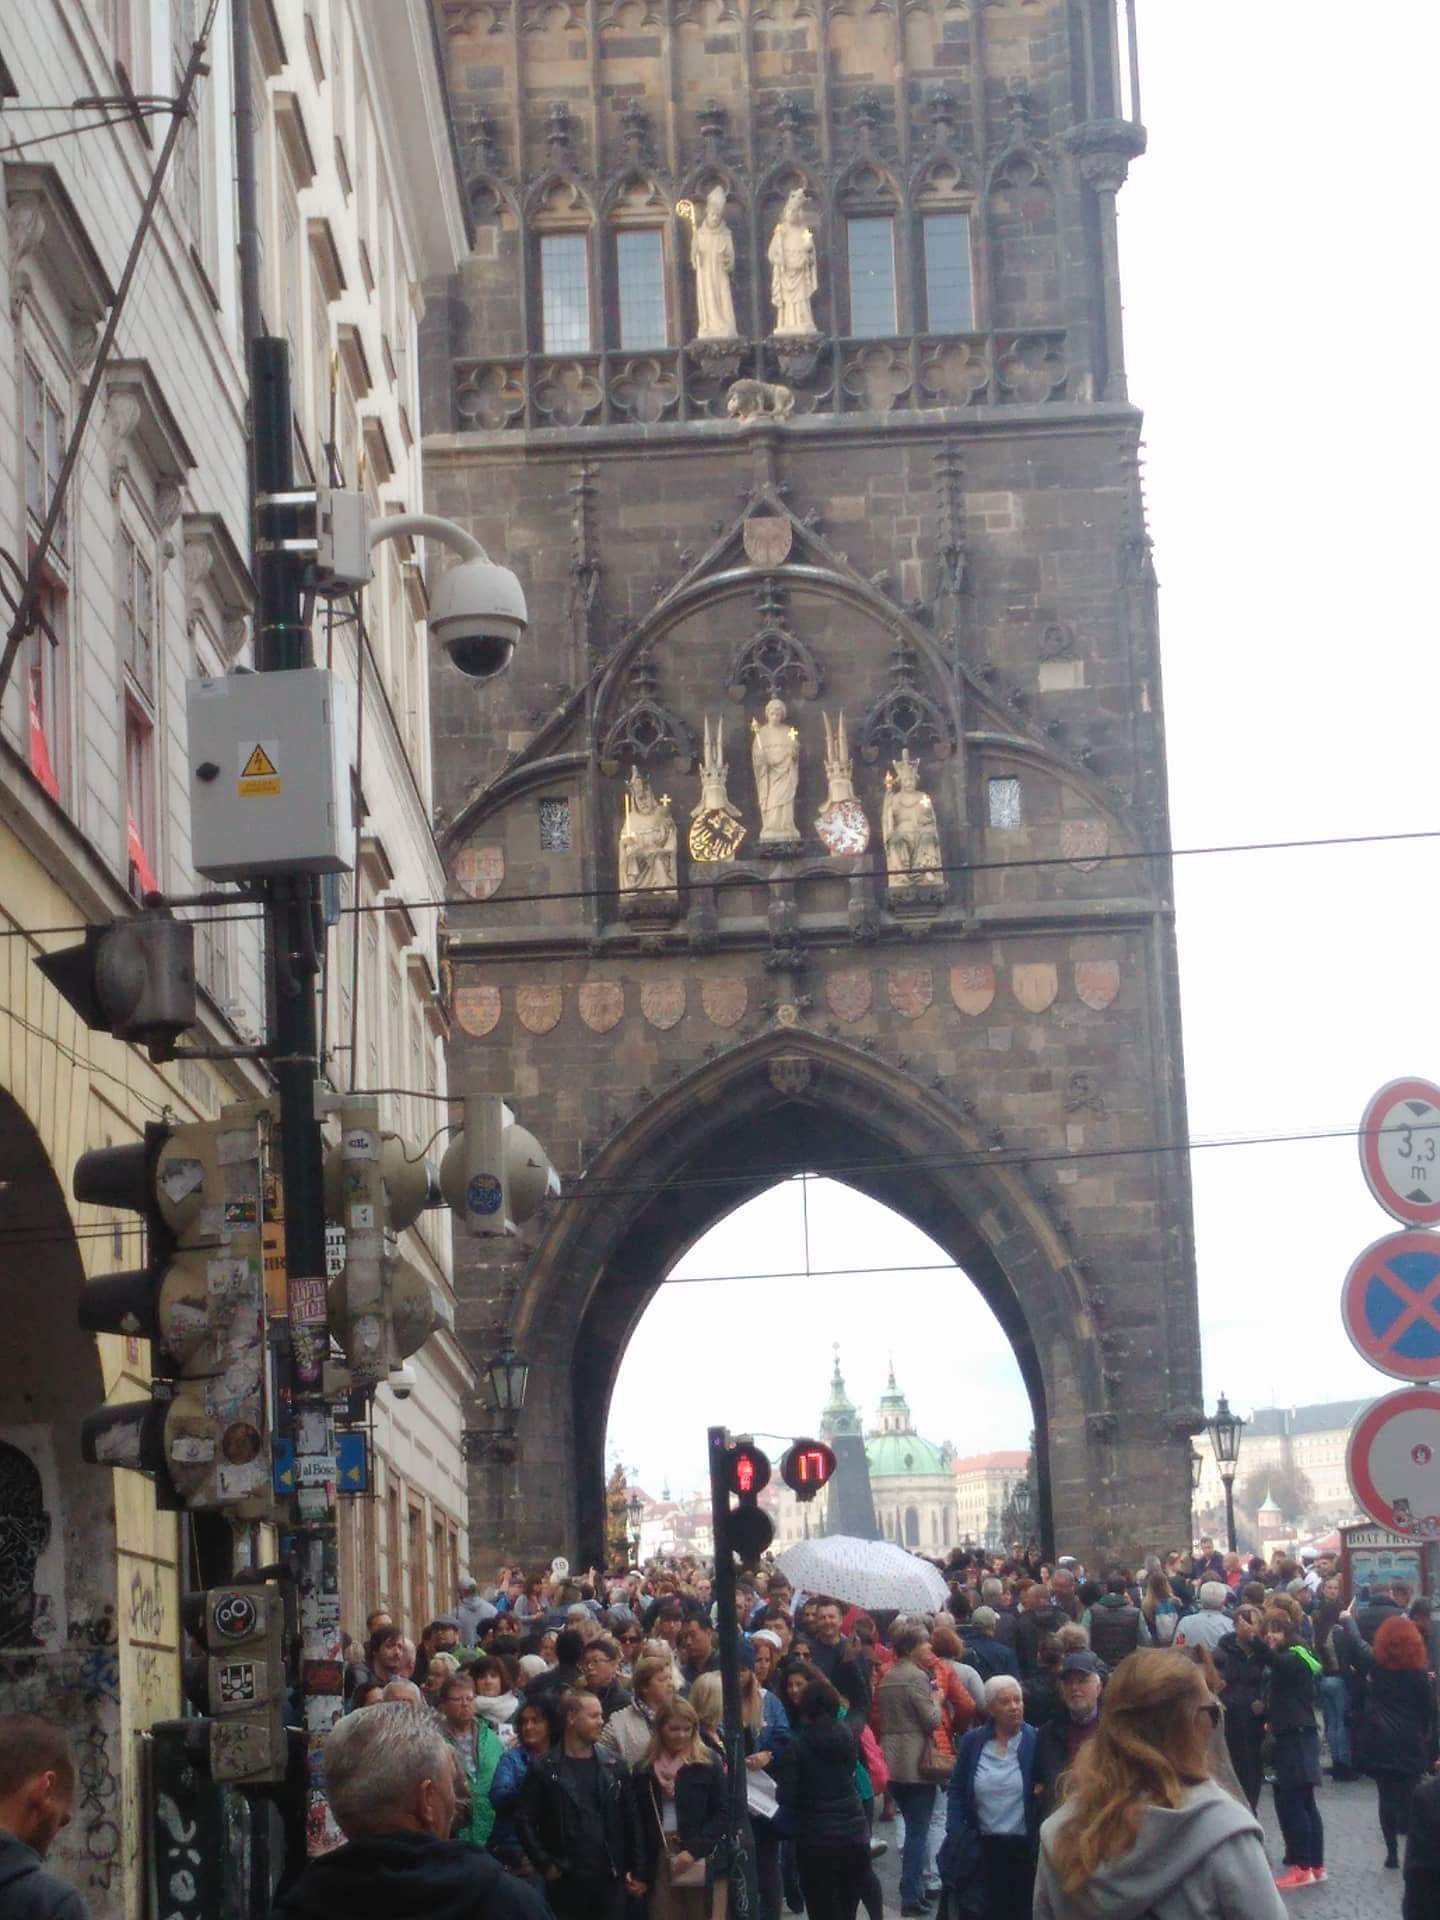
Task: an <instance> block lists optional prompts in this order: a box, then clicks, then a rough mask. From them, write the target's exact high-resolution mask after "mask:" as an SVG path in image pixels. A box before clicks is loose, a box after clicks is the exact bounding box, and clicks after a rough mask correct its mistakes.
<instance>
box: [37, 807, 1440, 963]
mask: <svg viewBox="0 0 1440 1920" xmlns="http://www.w3.org/2000/svg"><path fill="white" fill-rule="evenodd" d="M1414 840H1440V827H1416V828H1412V829H1408V830H1406V831H1404V832H1401V833H1336V834H1324V835H1319V836H1317V837H1315V838H1313V839H1308V840H1240V841H1230V842H1224V843H1217V844H1216V845H1213V846H1199V847H1137V848H1135V849H1134V850H1133V851H1131V852H1122V853H1097V854H1085V855H1081V856H1080V857H1078V858H1077V857H1076V856H1075V855H1074V854H1060V853H1054V854H1048V853H1047V854H1037V855H1035V856H1034V857H1032V858H1026V859H1023V860H953V861H946V862H945V863H944V864H943V865H942V866H940V867H938V868H933V869H931V871H933V872H938V873H951V874H962V873H1020V872H1024V871H1027V870H1030V869H1035V868H1044V867H1071V868H1074V867H1085V868H1089V867H1098V866H1106V865H1112V864H1114V863H1115V862H1117V861H1124V860H1190V859H1198V858H1201V857H1208V856H1213V855H1215V854H1241V853H1302V852H1307V851H1311V850H1314V849H1319V848H1323V847H1377V846H1394V845H1401V844H1403V843H1405V842H1407V841H1414ZM885 877H886V870H885V868H884V867H865V868H859V869H855V868H852V869H848V870H847V871H845V872H843V873H836V872H831V871H825V872H815V871H811V872H809V873H806V874H802V875H800V876H798V877H797V876H796V875H794V874H746V875H744V876H743V878H741V879H740V880H737V881H734V882H731V881H728V880H727V879H726V878H725V877H724V876H723V875H715V876H711V875H708V874H707V875H705V876H704V877H703V878H700V879H696V878H695V876H694V873H693V871H692V872H691V874H690V876H689V878H688V880H687V883H686V884H687V886H688V887H690V888H691V889H708V890H716V889H719V888H722V887H725V886H727V885H732V884H733V885H737V886H746V887H784V886H791V887H793V886H797V885H799V886H803V885H805V884H807V883H808V882H811V881H816V880H851V879H871V880H883V879H884V878H885ZM657 891H658V892H672V891H673V889H657V888H647V887H572V888H564V889H560V890H558V891H556V892H554V893H533V894H531V893H525V894H498V893H497V894H491V895H490V897H489V898H488V899H485V900H477V899H475V898H474V897H473V896H472V895H470V894H468V893H466V894H446V895H444V896H442V897H441V898H439V899H435V900H395V899H386V900H361V901H354V902H351V903H349V904H348V905H345V906H342V907H341V908H340V912H341V913H342V915H343V914H360V913H401V912H404V913H437V912H445V911H447V910H449V909H465V910H469V909H471V908H498V907H532V908H533V907H540V906H548V905H550V904H552V903H554V902H555V901H557V900H630V899H637V898H643V897H644V896H645V895H646V894H647V893H653V892H657ZM235 904H236V906H237V907H243V906H246V905H247V904H248V902H247V901H246V900H244V899H243V898H240V897H237V899H236V902H235ZM1040 904H1042V905H1043V904H1044V903H1043V902H1041V903H1040ZM180 917H182V918H183V919H185V920H186V921H187V922H188V923H189V924H190V925H191V926H196V927H201V926H206V925H209V924H210V923H211V922H223V923H225V924H226V925H229V926H243V925H244V924H245V923H246V922H247V921H251V920H256V921H258V920H261V919H263V918H264V916H263V914H260V913H229V912H212V913H181V914H180ZM85 931H86V925H85V922H84V921H83V920H81V921H72V922H71V923H69V924H68V925H64V926H49V927H20V926H10V927H0V939H10V940H16V939H38V938H41V937H43V936H45V935H59V934H64V933H84V932H85Z"/></svg>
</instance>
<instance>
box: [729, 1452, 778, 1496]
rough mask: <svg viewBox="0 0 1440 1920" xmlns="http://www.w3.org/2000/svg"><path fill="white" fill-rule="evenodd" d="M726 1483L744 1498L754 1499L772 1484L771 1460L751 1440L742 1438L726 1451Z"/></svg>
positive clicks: (732, 1490) (731, 1489)
mask: <svg viewBox="0 0 1440 1920" xmlns="http://www.w3.org/2000/svg"><path fill="white" fill-rule="evenodd" d="M725 1484H726V1486H727V1487H728V1488H729V1489H730V1491H731V1493H734V1494H738V1495H739V1497H740V1498H741V1499H742V1500H753V1499H754V1498H755V1496H756V1494H757V1493H759V1491H760V1489H761V1488H762V1487H767V1486H769V1484H770V1462H769V1459H768V1458H767V1457H766V1455H765V1454H763V1453H762V1452H761V1451H760V1449H759V1448H758V1447H757V1446H756V1445H755V1444H754V1442H753V1441H750V1440H741V1441H739V1442H738V1443H737V1444H736V1445H735V1446H733V1447H728V1448H727V1449H726V1452H725Z"/></svg>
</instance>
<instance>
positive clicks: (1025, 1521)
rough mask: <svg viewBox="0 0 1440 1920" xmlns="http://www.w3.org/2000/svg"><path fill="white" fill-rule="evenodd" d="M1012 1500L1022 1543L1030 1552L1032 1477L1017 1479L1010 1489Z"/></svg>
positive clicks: (1027, 1551)
mask: <svg viewBox="0 0 1440 1920" xmlns="http://www.w3.org/2000/svg"><path fill="white" fill-rule="evenodd" d="M1010 1501H1011V1505H1012V1506H1013V1507H1014V1510H1015V1526H1016V1530H1017V1531H1018V1532H1019V1535H1020V1544H1021V1546H1022V1547H1023V1548H1024V1549H1025V1551H1026V1553H1027V1554H1028V1553H1029V1551H1030V1520H1031V1511H1032V1507H1033V1502H1032V1501H1031V1498H1030V1479H1029V1476H1028V1475H1027V1476H1026V1477H1025V1479H1023V1480H1017V1481H1016V1482H1015V1484H1014V1486H1013V1487H1012V1488H1011V1489H1010Z"/></svg>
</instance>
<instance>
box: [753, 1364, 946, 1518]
mask: <svg viewBox="0 0 1440 1920" xmlns="http://www.w3.org/2000/svg"><path fill="white" fill-rule="evenodd" d="M876 1412H877V1419H876V1425H875V1426H874V1427H872V1428H871V1430H870V1431H869V1432H868V1433H865V1432H864V1430H863V1428H862V1424H861V1419H860V1413H859V1409H858V1408H857V1407H856V1405H855V1403H854V1401H853V1400H851V1398H850V1396H849V1394H848V1393H847V1392H846V1390H845V1377H844V1375H843V1374H842V1373H841V1371H840V1352H839V1348H838V1347H837V1348H836V1350H835V1365H834V1371H833V1372H832V1374H831V1376H830V1398H829V1400H828V1401H827V1402H826V1405H825V1409H824V1412H823V1413H822V1414H821V1416H820V1429H819V1435H820V1438H821V1439H822V1440H824V1441H825V1442H826V1443H827V1444H828V1445H829V1446H831V1447H833V1448H834V1450H835V1454H836V1460H837V1465H836V1471H835V1477H834V1479H833V1480H832V1481H831V1483H830V1485H829V1486H828V1487H827V1488H826V1490H825V1492H824V1493H823V1494H822V1495H821V1496H820V1497H819V1498H818V1499H817V1500H815V1501H814V1502H813V1503H812V1504H810V1505H806V1504H804V1503H802V1502H800V1501H798V1500H796V1498H795V1496H794V1495H793V1494H792V1493H789V1492H788V1491H786V1490H785V1489H783V1488H782V1489H781V1490H780V1492H779V1494H778V1496H777V1498H776V1500H775V1504H774V1510H773V1517H774V1520H775V1535H776V1538H775V1544H776V1548H777V1550H778V1549H780V1548H782V1547H785V1546H789V1545H790V1544H791V1543H792V1542H794V1541H796V1540H803V1539H806V1538H812V1537H814V1536H815V1535H816V1534H828V1533H848V1534H854V1535H857V1536H858V1537H859V1538H861V1539H869V1540H879V1539H885V1540H895V1541H898V1542H899V1543H900V1544H901V1545H902V1546H907V1547H913V1548H916V1549H918V1550H919V1551H920V1552H922V1553H935V1554H939V1553H945V1552H948V1551H949V1549H950V1548H951V1547H952V1546H954V1545H955V1544H956V1541H957V1539H958V1537H959V1536H958V1530H957V1521H956V1508H955V1480H954V1471H953V1468H952V1465H951V1461H952V1456H953V1449H952V1448H951V1446H950V1445H949V1443H948V1442H946V1443H944V1444H943V1445H940V1446H937V1445H936V1444H935V1443H934V1441H932V1440H926V1439H924V1438H923V1437H922V1436H921V1435H920V1434H918V1433H917V1432H916V1431H915V1423H914V1420H913V1419H912V1417H911V1413H910V1404H909V1402H908V1401H907V1400H906V1398H905V1396H904V1394H903V1393H901V1391H900V1389H899V1387H898V1386H897V1385H896V1384H895V1369H894V1367H893V1365H892V1367H891V1369H890V1377H889V1380H888V1382H887V1385H886V1388H885V1392H884V1394H883V1395H882V1396H881V1399H880V1404H879V1407H878V1408H877V1410H876Z"/></svg>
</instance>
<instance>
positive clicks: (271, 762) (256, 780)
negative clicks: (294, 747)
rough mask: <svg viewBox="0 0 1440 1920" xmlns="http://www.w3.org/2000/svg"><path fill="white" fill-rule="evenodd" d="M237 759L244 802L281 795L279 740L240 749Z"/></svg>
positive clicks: (257, 742) (256, 743)
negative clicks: (259, 797) (260, 797)
mask: <svg viewBox="0 0 1440 1920" xmlns="http://www.w3.org/2000/svg"><path fill="white" fill-rule="evenodd" d="M236 757H237V762H238V767H239V782H238V784H239V789H240V798H241V799H242V800H246V799H251V798H255V797H258V796H265V795H269V794H276V793H279V791H280V787H281V781H280V742H279V741H278V740H256V741H255V742H254V743H253V745H251V746H249V747H245V746H241V747H238V748H237V749H236Z"/></svg>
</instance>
